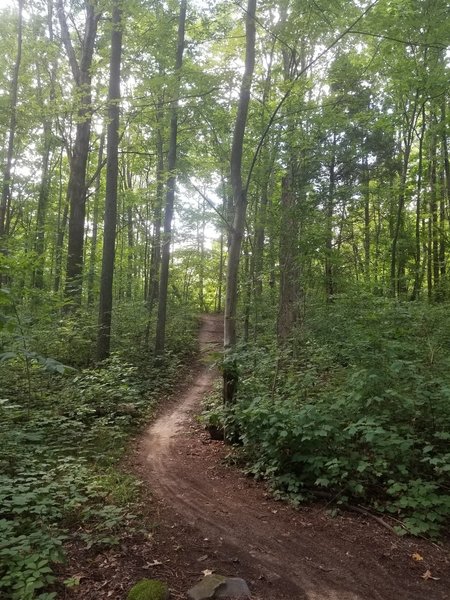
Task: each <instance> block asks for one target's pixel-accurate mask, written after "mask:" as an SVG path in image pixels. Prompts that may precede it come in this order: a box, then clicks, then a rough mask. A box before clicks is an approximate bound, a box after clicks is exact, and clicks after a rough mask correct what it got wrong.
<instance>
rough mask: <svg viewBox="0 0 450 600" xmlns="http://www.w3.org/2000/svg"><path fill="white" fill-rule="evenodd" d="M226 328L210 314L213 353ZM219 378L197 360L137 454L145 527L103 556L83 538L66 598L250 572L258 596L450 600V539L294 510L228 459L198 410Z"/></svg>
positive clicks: (181, 585) (316, 508)
mask: <svg viewBox="0 0 450 600" xmlns="http://www.w3.org/2000/svg"><path fill="white" fill-rule="evenodd" d="M221 327H222V321H221V319H220V318H219V317H216V316H207V317H205V318H204V320H203V324H202V328H201V332H200V345H201V350H202V352H203V353H205V354H207V353H208V351H209V349H210V348H214V346H216V345H218V344H219V343H220V339H221ZM215 377H217V373H215V372H214V371H213V370H211V369H210V368H209V367H208V366H201V367H200V368H198V370H197V372H196V373H194V374H193V379H192V382H191V383H190V384H188V385H187V386H186V387H185V389H184V391H182V392H181V393H180V395H179V397H178V399H174V401H173V402H172V403H171V404H170V405H169V406H168V407H167V409H166V410H165V411H164V412H162V413H161V415H160V416H159V417H158V418H157V420H156V421H155V422H154V423H153V424H152V425H151V426H150V427H149V428H148V430H147V431H146V433H145V435H144V436H143V437H142V439H141V440H140V442H139V443H138V444H137V445H136V448H135V451H134V453H133V454H132V455H131V456H130V458H129V461H128V463H127V464H128V468H132V469H133V470H134V472H135V473H137V474H138V476H139V477H140V478H141V479H142V481H143V482H144V491H143V498H144V502H143V506H142V522H143V526H144V529H145V533H144V534H142V535H140V536H136V535H134V534H133V535H130V537H129V538H128V539H126V538H125V539H123V540H122V545H121V546H119V547H118V548H116V549H112V550H108V551H105V552H104V553H101V554H94V553H92V552H88V551H82V550H81V549H80V548H73V549H72V555H71V560H70V562H69V564H68V566H67V567H66V568H65V569H64V576H69V575H74V574H78V575H80V576H81V579H80V585H79V586H78V587H77V588H74V589H73V590H72V591H67V592H65V594H63V595H62V596H61V597H65V596H67V597H78V598H83V599H86V600H90V599H91V598H92V599H93V598H95V599H97V600H100V599H103V598H113V599H117V600H119V599H124V598H125V597H126V592H127V590H128V589H129V587H130V586H131V585H132V584H133V583H134V582H135V581H137V580H138V579H140V578H142V577H157V578H161V579H163V580H165V581H167V582H168V584H169V586H170V588H171V592H172V598H174V599H180V600H181V599H183V598H186V596H185V592H186V590H187V589H188V588H189V587H190V586H191V585H193V584H194V583H195V582H196V581H198V580H199V578H201V577H202V572H203V571H214V572H218V573H220V574H224V575H235V576H240V577H243V578H244V579H246V580H247V582H248V583H249V586H250V588H251V589H252V593H253V595H254V598H255V600H303V599H304V600H425V599H427V600H448V599H449V598H450V592H449V590H450V559H449V552H448V549H449V546H448V544H446V545H444V546H442V547H438V546H436V545H435V544H432V543H430V542H427V541H425V540H417V539H412V538H399V537H397V536H395V535H393V534H392V533H390V532H389V531H387V530H386V529H384V528H383V527H382V526H380V525H379V524H378V523H376V522H375V521H374V520H373V519H371V518H370V517H365V516H363V515H355V514H351V513H344V514H341V515H340V516H337V517H335V518H333V517H331V516H330V515H329V514H328V512H327V507H326V505H324V504H315V505H312V506H309V507H302V508H300V509H299V510H295V509H293V508H292V507H290V506H288V505H287V504H285V503H283V502H277V501H275V500H274V499H272V498H271V497H270V495H269V494H268V493H267V489H266V487H265V486H264V484H262V483H259V482H255V481H254V480H252V479H250V478H248V477H245V476H244V475H243V474H241V473H240V472H239V471H237V470H236V469H234V468H232V467H229V466H227V465H226V464H225V462H224V458H225V456H226V455H227V454H228V452H229V448H227V447H226V446H224V444H223V443H222V442H216V441H212V440H210V439H209V436H208V435H207V434H206V433H205V432H204V431H203V430H202V428H201V427H200V426H199V424H198V421H197V419H196V415H197V414H198V412H199V410H200V402H201V399H202V397H203V396H204V394H206V393H207V392H208V391H209V390H210V389H211V386H212V384H213V381H214V379H215ZM413 555H415V558H418V556H419V557H420V558H423V560H414V558H413ZM417 555H418V556H417ZM77 570H78V573H76V571H77ZM427 571H429V575H431V576H432V577H433V579H432V578H427V579H424V578H423V577H422V576H423V575H424V574H425V573H426V572H427Z"/></svg>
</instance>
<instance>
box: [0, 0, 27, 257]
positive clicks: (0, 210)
mask: <svg viewBox="0 0 450 600" xmlns="http://www.w3.org/2000/svg"><path fill="white" fill-rule="evenodd" d="M23 4H24V0H18V5H19V12H18V16H17V54H16V60H15V63H14V69H13V75H12V81H11V91H10V102H9V106H10V116H9V132H8V145H7V149H6V160H5V164H4V167H3V173H2V177H3V184H2V196H1V200H0V244H1V245H2V246H3V244H4V240H3V238H5V237H6V236H7V235H8V229H9V221H10V214H9V213H10V210H11V175H12V165H13V159H14V142H15V137H16V129H17V96H18V90H19V72H20V64H21V62H22V38H23ZM0 249H1V250H3V248H0Z"/></svg>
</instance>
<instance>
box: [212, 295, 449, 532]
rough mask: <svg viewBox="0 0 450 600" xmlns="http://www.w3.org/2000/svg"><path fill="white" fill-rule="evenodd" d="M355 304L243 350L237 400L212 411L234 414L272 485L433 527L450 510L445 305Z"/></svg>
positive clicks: (248, 452) (250, 457) (252, 461)
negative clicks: (282, 339)
mask: <svg viewBox="0 0 450 600" xmlns="http://www.w3.org/2000/svg"><path fill="white" fill-rule="evenodd" d="M351 307H352V308H351V310H350V305H349V303H348V302H347V301H346V300H345V299H341V300H340V301H339V302H336V303H335V305H334V306H330V307H326V308H324V309H320V310H319V309H317V312H315V313H314V314H311V315H310V317H309V321H308V325H309V327H308V328H304V329H303V331H302V332H301V333H300V334H298V335H297V337H296V338H295V339H293V340H292V344H291V345H290V346H289V347H287V348H284V349H283V350H280V349H278V348H277V347H276V345H275V344H273V345H266V346H264V347H258V346H248V347H245V348H241V349H239V351H238V355H237V357H236V358H237V361H238V364H239V365H240V371H241V372H240V384H239V385H240V387H239V392H238V401H237V403H236V405H235V406H234V408H233V411H232V414H228V415H225V417H223V416H221V415H220V411H223V409H222V408H220V409H218V410H219V412H217V410H215V409H214V408H211V407H209V416H208V419H212V420H214V421H215V422H217V420H218V419H222V420H223V419H224V418H225V419H226V421H227V422H228V424H229V423H230V420H232V421H234V423H235V427H236V428H238V429H239V431H240V438H241V442H242V443H243V452H244V454H245V457H246V459H247V462H248V470H249V472H251V473H253V474H254V475H256V476H263V477H266V478H268V479H270V480H271V481H272V482H273V484H274V486H275V487H276V489H277V490H278V493H281V494H286V493H287V494H289V495H290V496H291V497H294V498H295V499H296V500H297V501H298V500H301V499H303V497H304V496H305V495H307V494H308V492H311V491H313V490H317V489H321V490H326V491H328V492H329V493H330V497H337V498H338V499H339V501H340V502H348V501H353V502H359V503H365V504H369V505H371V506H373V507H374V508H376V509H377V510H379V511H385V512H387V513H388V514H391V515H395V516H396V517H397V518H401V519H403V523H404V526H405V528H406V530H408V531H410V532H411V533H414V534H423V533H427V534H429V535H431V536H436V535H438V533H439V531H440V530H442V529H443V528H444V526H445V525H446V523H447V522H448V520H449V516H450V493H449V490H450V485H449V484H450V453H449V451H448V442H449V440H450V317H449V316H448V315H449V314H450V313H449V310H448V307H443V306H438V307H431V306H420V305H413V304H408V305H402V304H394V303H391V302H388V301H385V300H380V301H377V300H372V301H369V299H368V298H365V299H364V300H363V301H361V303H360V304H358V303H357V302H356V303H355V302H354V301H352V304H351ZM216 424H217V423H216ZM228 426H229V425H228Z"/></svg>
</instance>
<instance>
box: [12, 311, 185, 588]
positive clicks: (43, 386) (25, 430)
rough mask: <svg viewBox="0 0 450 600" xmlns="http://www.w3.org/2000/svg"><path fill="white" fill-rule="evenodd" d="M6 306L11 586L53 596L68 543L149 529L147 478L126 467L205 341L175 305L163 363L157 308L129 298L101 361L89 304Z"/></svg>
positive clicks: (101, 543)
mask: <svg viewBox="0 0 450 600" xmlns="http://www.w3.org/2000/svg"><path fill="white" fill-rule="evenodd" d="M5 304H6V303H5V302H4V307H3V308H5ZM9 308H10V309H11V305H10V307H9ZM3 312H4V313H5V315H4V318H3V335H2V337H1V338H0V342H1V344H2V358H3V362H2V363H1V364H0V366H1V371H0V389H1V390H2V391H1V394H0V447H1V449H2V450H1V455H0V597H1V598H5V599H7V598H8V599H11V600H34V599H38V598H39V600H50V599H51V598H55V597H56V596H57V594H56V592H54V591H48V590H51V589H52V584H53V582H54V581H55V577H54V573H53V570H54V565H55V563H57V562H59V561H63V560H64V545H65V544H66V543H82V544H83V545H84V546H85V547H87V548H91V549H92V552H95V551H96V550H101V549H102V548H104V547H105V546H111V545H114V544H117V543H119V540H120V539H121V537H123V536H124V535H127V534H129V533H130V531H137V530H138V529H139V520H138V519H137V517H136V516H135V515H134V514H133V508H136V501H137V498H138V495H139V494H138V483H137V482H136V481H135V480H134V479H133V478H132V477H130V476H127V475H125V474H123V473H121V472H120V471H118V470H117V469H116V468H115V467H116V466H117V462H118V460H119V459H120V457H121V455H122V453H123V449H124V446H125V443H126V441H127V439H128V438H129V436H130V434H131V433H133V432H135V431H136V430H137V428H138V427H139V425H141V424H142V423H143V421H144V420H145V418H146V417H148V415H149V414H150V413H151V411H152V408H153V407H154V405H155V403H156V402H157V401H158V400H159V399H160V398H161V397H163V396H164V395H165V394H166V393H168V392H169V390H170V388H171V387H172V386H173V384H174V381H175V380H176V379H177V378H178V377H179V376H180V372H182V365H183V363H184V362H185V361H186V359H187V357H188V356H189V355H190V354H192V352H193V351H194V349H195V339H196V337H195V335H194V332H195V320H194V319H193V318H192V317H190V316H189V314H188V313H187V312H186V310H183V311H179V312H176V313H175V314H173V315H172V316H171V319H170V323H169V332H168V353H167V358H166V360H165V361H164V362H163V363H160V364H158V367H154V366H152V365H153V361H152V357H151V354H150V353H148V352H146V351H145V350H144V349H143V348H144V345H145V335H143V334H142V332H145V323H146V319H147V316H146V314H145V309H144V308H143V309H142V310H141V309H140V307H137V306H136V305H134V306H131V305H130V306H128V307H122V308H121V309H120V310H119V311H117V314H116V315H115V322H116V323H117V326H116V328H115V339H114V348H115V352H114V354H113V355H112V357H111V358H110V359H109V360H108V361H106V362H105V363H103V364H101V365H98V366H96V367H94V366H89V364H90V360H91V351H92V348H93V347H95V345H94V335H95V327H94V318H93V317H91V316H90V315H89V314H78V315H77V316H76V317H73V318H67V317H66V318H64V319H62V318H60V316H58V313H55V314H54V315H53V318H52V316H51V315H50V313H48V314H47V315H43V316H42V315H41V318H40V319H36V318H35V317H32V316H31V314H32V313H31V312H30V313H29V314H27V312H26V310H23V309H21V310H20V311H16V310H15V309H14V307H12V309H11V310H9V311H8V306H6V308H5V310H4V311H3ZM150 335H152V332H151V331H150ZM150 339H151V338H150ZM50 357H51V358H50ZM63 365H66V366H69V367H70V368H67V367H64V366H63ZM66 584H67V585H68V586H70V585H76V584H77V581H76V580H68V581H67V582H66Z"/></svg>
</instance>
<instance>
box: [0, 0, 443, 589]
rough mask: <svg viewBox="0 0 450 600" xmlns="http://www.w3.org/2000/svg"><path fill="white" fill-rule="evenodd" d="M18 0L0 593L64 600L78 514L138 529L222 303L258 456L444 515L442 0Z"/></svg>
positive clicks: (9, 86) (296, 496)
mask: <svg viewBox="0 0 450 600" xmlns="http://www.w3.org/2000/svg"><path fill="white" fill-rule="evenodd" d="M0 10H1V12H0V53H1V56H2V57H3V60H2V68H1V69H0V140H1V143H0V165H1V174H0V182H1V190H2V191H1V200H0V247H1V253H0V271H1V288H0V308H1V311H0V349H1V352H2V354H1V361H2V365H1V366H2V372H1V376H0V381H1V388H2V392H1V399H0V413H1V417H2V422H1V425H0V433H1V436H2V442H3V443H2V447H4V448H5V449H6V450H5V451H4V453H3V454H2V456H1V457H0V466H1V470H2V475H1V479H0V500H1V505H2V507H5V508H2V509H1V510H2V512H1V513H0V534H1V535H0V538H2V539H3V540H4V541H3V542H1V544H0V559H1V562H2V566H0V589H3V590H5V593H9V594H10V597H11V598H20V599H21V600H26V599H28V598H30V599H33V598H41V600H44V599H47V600H48V599H50V598H52V597H56V596H55V594H56V592H54V591H52V588H51V587H48V586H51V585H52V583H53V575H52V568H53V566H52V565H54V564H55V562H56V561H58V560H60V559H61V556H62V552H63V546H64V543H65V540H66V539H67V537H66V536H71V535H72V536H73V535H75V537H77V539H78V541H79V542H80V543H85V544H91V546H101V545H102V544H106V545H107V544H114V543H116V541H117V539H118V537H117V536H118V533H117V532H118V531H120V528H121V527H123V526H124V524H126V526H127V527H132V526H133V525H132V523H133V522H134V519H135V517H133V515H132V513H130V512H129V510H128V506H129V504H130V503H132V501H133V498H134V494H135V491H136V490H135V483H134V482H133V481H132V480H131V479H127V478H126V477H125V476H123V475H119V474H118V473H117V471H116V470H115V468H114V465H115V464H116V462H117V460H118V457H119V456H120V454H121V450H122V448H123V447H124V445H125V443H126V440H127V436H128V435H129V434H130V432H132V431H135V430H136V427H137V426H138V425H139V423H141V422H143V421H144V419H145V418H148V414H149V411H151V408H152V406H154V404H155V402H156V400H157V399H158V398H161V396H164V395H165V394H167V391H168V390H169V389H170V388H171V386H172V385H173V383H174V382H175V381H176V380H177V377H179V376H180V373H181V374H183V373H185V371H184V369H185V368H186V365H188V364H189V362H190V361H191V360H192V356H193V354H194V353H195V344H196V343H195V331H196V315H198V314H199V313H202V312H208V311H217V312H221V311H223V310H224V309H225V315H226V319H225V322H226V323H227V319H228V324H229V325H230V323H231V324H232V327H236V332H233V331H231V337H230V336H229V335H227V328H226V329H225V334H226V335H225V345H226V352H225V354H224V358H223V360H222V359H221V360H222V366H223V368H224V371H225V373H226V374H227V377H226V380H225V384H226V385H225V388H227V385H228V384H229V385H228V388H229V389H228V400H230V399H231V402H226V403H225V405H224V404H223V401H222V396H221V393H219V392H217V393H216V394H214V395H213V396H212V397H211V398H210V399H209V400H208V403H207V407H206V410H205V414H204V417H203V418H204V419H205V421H206V423H207V424H209V425H214V426H215V427H218V428H225V432H226V434H227V435H228V436H229V437H230V438H233V439H235V440H239V442H240V444H241V450H240V452H241V455H242V459H243V460H244V461H245V464H246V468H248V470H249V472H251V473H252V474H254V475H256V476H262V477H264V478H266V479H269V480H270V481H271V482H272V483H273V486H274V489H275V490H276V493H277V494H279V495H280V496H282V497H288V498H290V499H291V500H292V501H294V502H297V503H300V502H301V501H303V500H306V499H309V498H311V497H314V495H317V493H318V492H319V495H322V496H323V495H324V494H325V495H329V498H330V499H331V500H332V501H333V502H334V503H336V502H337V504H338V506H345V505H346V504H348V503H350V502H357V503H361V504H363V505H364V506H367V507H370V509H371V510H374V511H377V512H379V513H383V514H385V515H387V518H392V519H394V521H393V525H395V526H396V527H398V530H399V532H403V533H404V532H406V531H407V532H410V533H414V534H417V535H427V536H428V535H429V536H434V537H436V536H439V535H440V532H442V531H443V530H445V526H446V524H448V518H449V513H450V481H449V473H450V454H449V451H448V442H449V440H450V369H449V367H450V362H449V360H450V359H449V356H450V355H449V350H450V333H449V332H450V321H449V318H450V317H449V314H450V313H449V304H448V303H449V299H450V298H449V297H450V272H449V258H450V252H449V250H450V245H449V233H450V159H449V149H448V144H449V129H450V116H449V112H450V108H449V95H450V86H449V83H450V70H449V66H450V63H449V60H450V55H449V41H450V40H449V31H450V14H449V10H448V5H447V2H445V1H444V0H378V1H376V2H372V3H370V2H359V1H356V0H355V1H349V0H342V1H341V0H339V1H335V0H334V1H333V2H330V1H329V0H321V1H320V2H316V1H313V0H306V1H304V2H299V1H297V0H283V1H282V2H277V3H275V2H271V1H270V0H265V1H263V0H261V1H260V2H258V3H256V2H255V1H254V0H249V2H248V4H246V5H244V4H241V3H239V2H237V1H236V2H234V1H233V2H230V1H218V2H206V1H200V0H190V1H189V0H188V1H187V2H186V1H185V0H182V1H181V2H175V1H172V0H169V1H168V2H160V1H159V0H155V1H154V2H150V3H148V2H147V3H143V2H139V0H128V1H127V2H120V1H119V0H117V1H112V2H102V1H99V2H91V1H90V0H87V1H86V2H84V1H81V0H80V1H78V0H76V1H75V0H73V1H70V2H69V1H66V2H63V0H48V1H40V0H27V1H25V0H18V2H17V3H11V5H5V6H4V7H3V8H1V9H0ZM255 10H256V12H255ZM252 36H254V39H253V37H252ZM252 55H253V56H252ZM252 58H253V60H251V59H252ZM253 63H254V64H253ZM245 94H247V100H245ZM246 101H247V102H248V104H245V102H246ZM239 137H240V141H241V143H242V144H243V145H242V147H239V143H238V142H239ZM236 159H238V160H237V162H236ZM233 165H234V167H233ZM236 186H237V187H236ZM239 186H240V187H239ZM233 240H234V242H233ZM233 244H234V245H233ZM230 248H232V250H231V251H230V250H229V249H230ZM233 248H234V250H233ZM233 267H235V270H236V281H235V284H236V285H235V288H234V287H233V288H232V285H231V284H230V281H232V279H230V268H233ZM227 273H228V275H227ZM227 281H228V285H227ZM232 289H233V290H234V291H233V293H232V292H231V291H230V290H232ZM227 294H228V296H227ZM230 294H231V295H230ZM230 311H231V312H230ZM229 333H230V331H228V334H229ZM234 333H235V334H236V335H234ZM230 374H231V375H230ZM230 386H231V393H230ZM225 392H226V393H227V389H226V390H225ZM118 490H119V491H118ZM125 490H126V491H125ZM69 498H70V500H69ZM101 498H103V499H106V500H105V501H103V500H101ZM105 523H106V524H105ZM77 526H78V529H77V533H76V534H74V533H73V530H74V529H76V528H77ZM68 532H72V533H68ZM80 532H81V533H80ZM71 539H72V538H71ZM72 583H73V582H72ZM68 585H70V583H69V584H68ZM11 590H12V591H11ZM46 590H49V591H46ZM8 597H9V596H8Z"/></svg>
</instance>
